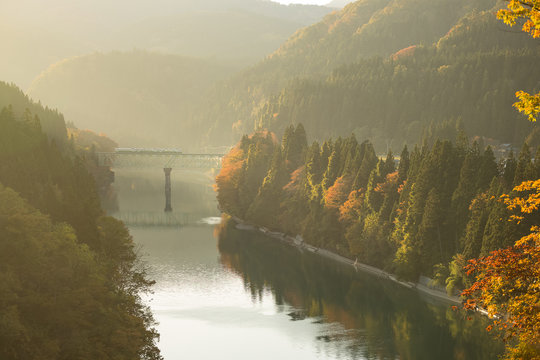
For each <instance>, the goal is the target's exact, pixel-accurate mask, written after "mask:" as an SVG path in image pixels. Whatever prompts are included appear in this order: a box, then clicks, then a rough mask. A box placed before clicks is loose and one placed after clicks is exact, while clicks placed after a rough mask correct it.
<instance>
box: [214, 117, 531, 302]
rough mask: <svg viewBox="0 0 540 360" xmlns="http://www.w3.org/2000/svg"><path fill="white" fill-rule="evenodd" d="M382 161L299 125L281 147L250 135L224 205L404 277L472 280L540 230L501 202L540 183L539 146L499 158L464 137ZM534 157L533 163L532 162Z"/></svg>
mask: <svg viewBox="0 0 540 360" xmlns="http://www.w3.org/2000/svg"><path fill="white" fill-rule="evenodd" d="M453 140H454V141H449V140H437V141H435V142H434V143H431V144H429V143H426V144H425V145H424V146H422V147H414V148H412V149H408V148H407V147H405V148H404V149H403V150H402V151H401V154H400V156H399V157H398V159H399V161H398V164H397V165H396V161H395V158H394V155H393V154H392V152H389V153H388V155H387V156H386V158H385V159H379V158H378V157H377V155H376V154H375V150H374V148H373V145H372V144H371V143H370V142H369V141H364V142H362V143H359V142H358V141H357V140H356V138H355V137H354V136H353V135H351V136H349V137H347V138H337V139H334V140H330V139H328V140H325V141H324V142H323V143H322V144H319V143H317V142H314V143H312V144H311V145H308V143H307V139H306V133H305V131H304V128H303V126H302V125H299V126H297V127H296V128H294V127H292V126H290V127H287V128H286V130H285V133H284V136H283V139H282V140H281V141H278V140H277V138H276V137H275V135H273V134H272V133H268V132H263V133H255V134H254V135H252V136H249V137H248V136H244V137H243V138H242V140H241V141H240V143H239V144H238V145H237V146H236V147H235V148H234V149H233V150H231V152H230V153H229V154H228V155H227V157H226V158H225V160H224V165H223V168H222V170H221V172H220V174H219V175H218V177H217V180H216V181H217V186H218V200H219V204H220V206H221V208H222V209H223V210H224V211H225V212H227V213H229V214H231V215H234V216H237V217H239V218H241V219H244V220H246V221H248V222H251V223H254V224H257V225H261V226H266V227H268V228H270V229H274V230H279V231H282V232H285V233H287V234H291V235H294V234H301V235H302V236H303V237H304V239H305V241H306V242H307V243H309V244H311V245H314V246H317V247H322V248H325V249H328V250H331V251H334V252H336V253H339V254H342V255H344V256H347V257H349V258H352V259H355V258H357V259H358V261H361V262H364V263H368V264H371V265H374V266H377V267H380V268H383V269H386V270H389V271H391V272H393V273H396V274H397V275H399V276H400V277H402V278H405V279H409V280H414V281H416V280H417V279H418V277H419V275H425V276H429V277H432V278H435V279H436V280H437V281H438V282H439V283H440V284H442V285H446V284H447V285H448V290H449V291H450V292H452V291H454V289H455V288H456V287H458V288H463V285H464V284H465V283H466V281H467V280H466V279H465V274H464V272H463V266H464V265H465V264H466V261H467V260H468V259H472V258H476V257H478V256H480V255H487V254H489V253H490V252H491V251H493V250H496V249H499V248H503V247H507V246H510V245H512V244H513V243H514V242H515V241H516V240H517V239H519V238H520V237H522V236H523V235H524V234H526V233H527V232H528V231H529V230H530V228H531V226H532V225H534V224H536V225H538V219H539V218H538V217H537V215H538V214H537V213H533V214H529V215H528V217H527V219H525V220H524V221H522V222H521V223H520V224H515V223H512V222H508V221H506V222H505V221H500V219H502V218H509V216H510V215H511V212H510V211H509V210H507V209H506V206H505V204H504V203H502V202H501V201H499V200H498V198H499V197H500V196H501V195H502V194H503V193H504V194H507V193H509V192H510V191H511V190H512V189H513V187H514V186H516V185H518V184H521V182H522V181H525V180H534V179H537V178H539V177H540V160H539V157H538V155H535V154H538V153H539V151H540V149H534V150H533V149H530V148H529V147H528V146H527V145H524V146H523V148H522V150H521V152H520V153H519V155H517V156H514V155H513V154H510V157H509V158H507V159H503V161H501V162H497V161H496V160H495V157H494V155H493V152H492V150H491V148H489V147H486V148H484V147H482V146H480V145H479V144H478V143H476V142H475V143H472V144H469V143H468V141H467V139H466V137H464V136H463V134H462V133H461V134H457V137H456V138H454V139H453ZM533 157H535V158H536V160H534V161H533V160H532V158H533Z"/></svg>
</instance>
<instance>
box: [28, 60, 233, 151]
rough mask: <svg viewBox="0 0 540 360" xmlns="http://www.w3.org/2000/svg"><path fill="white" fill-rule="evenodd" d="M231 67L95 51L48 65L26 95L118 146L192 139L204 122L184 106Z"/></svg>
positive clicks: (160, 144)
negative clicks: (194, 117) (101, 134)
mask: <svg viewBox="0 0 540 360" xmlns="http://www.w3.org/2000/svg"><path fill="white" fill-rule="evenodd" d="M231 72H232V68H230V67H227V66H223V65H220V64H218V63H217V62H212V61H204V60H200V59H194V58H189V57H183V56H176V55H161V54H158V53H151V52H146V51H132V52H127V53H123V52H112V53H107V54H101V53H95V54H92V55H87V56H80V57H76V58H73V59H69V60H66V61H63V62H60V63H58V64H55V65H53V66H51V67H50V68H49V69H48V70H47V71H45V72H44V73H43V74H41V75H40V77H38V78H37V79H36V80H35V81H34V82H33V83H32V86H31V87H30V90H29V95H30V96H32V97H33V98H36V99H40V100H41V101H42V102H44V103H46V104H49V105H50V106H54V107H58V108H60V109H62V112H63V113H64V114H65V115H66V116H67V117H68V118H69V119H70V120H71V121H72V122H73V123H74V124H75V126H77V127H78V128H81V129H91V130H93V131H97V132H104V133H106V134H107V135H108V136H110V137H112V138H114V139H115V140H116V141H118V142H120V143H121V144H123V146H135V147H137V146H148V145H149V144H150V146H155V147H167V146H169V147H178V148H184V149H187V148H188V147H189V146H190V145H193V135H192V134H194V133H200V132H203V131H204V130H203V129H204V124H199V123H194V122H189V120H190V119H189V117H188V116H187V114H188V112H189V111H191V108H192V106H193V105H194V103H196V102H199V101H200V98H201V97H202V96H203V94H204V93H205V92H206V90H207V89H208V88H209V86H210V85H211V84H212V83H214V82H215V81H217V80H219V79H223V78H224V77H225V76H227V75H228V74H230V73H231Z"/></svg>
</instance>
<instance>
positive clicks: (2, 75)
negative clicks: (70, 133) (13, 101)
mask: <svg viewBox="0 0 540 360" xmlns="http://www.w3.org/2000/svg"><path fill="white" fill-rule="evenodd" d="M329 11H330V8H324V7H318V6H310V7H304V6H284V5H280V4H278V3H274V2H270V1H260V0H226V1H223V0H219V1H218V0H202V1H201V0H198V1H187V0H180V1H173V0H158V1H148V0H135V1H127V0H119V1H105V0H97V1H87V0H76V1H70V0H51V1H41V0H21V1H7V2H6V1H3V2H2V5H0V41H1V42H2V44H3V54H4V56H2V57H1V58H0V79H2V80H3V81H7V82H13V83H15V84H16V85H18V86H19V87H21V88H23V89H27V88H28V86H29V85H30V83H31V82H32V80H33V79H34V78H35V77H37V76H38V75H39V74H40V73H41V72H42V71H44V70H45V69H47V68H48V67H49V66H50V65H51V64H54V63H56V62H58V61H60V60H63V59H65V58H70V57H74V56H80V55H85V54H88V53H92V52H96V51H112V50H132V49H134V48H137V49H145V50H152V51H160V52H164V53H175V54H181V55H190V56H201V57H216V58H228V59H232V60H233V61H239V62H242V63H243V64H247V63H252V62H254V61H256V60H258V59H260V58H262V57H264V56H265V55H267V54H268V53H270V52H271V51H273V50H275V48H277V47H278V46H279V44H280V43H282V42H283V41H284V40H286V39H287V37H288V36H290V35H291V34H292V33H293V32H294V31H295V30H297V29H298V28H300V27H302V26H305V25H307V24H310V23H313V22H316V21H317V20H319V19H320V18H322V16H323V15H324V14H326V13H327V12H329ZM242 13H244V14H246V13H248V14H250V19H249V20H250V21H253V20H254V19H255V23H258V22H261V21H262V22H264V21H266V22H272V23H274V26H273V27H266V28H264V27H262V28H258V29H257V28H253V29H252V28H251V23H250V22H247V23H246V21H245V19H246V18H247V17H245V16H244V18H242V17H240V16H239V14H242ZM231 15H232V17H231ZM184 24H185V25H184ZM216 29H220V31H217V30H216ZM238 33H243V34H244V35H246V36H247V37H248V38H249V39H250V40H249V41H247V42H246V43H245V49H239V48H238V46H236V47H233V50H234V51H230V52H227V51H226V49H227V45H234V44H235V43H236V44H238V43H240V44H241V43H243V39H242V38H238ZM217 35H220V36H217ZM254 43H258V44H259V46H253V44H254ZM214 46H218V49H216V50H215V51H213V50H212V48H213V47H214ZM5 54H7V56H6V55H5Z"/></svg>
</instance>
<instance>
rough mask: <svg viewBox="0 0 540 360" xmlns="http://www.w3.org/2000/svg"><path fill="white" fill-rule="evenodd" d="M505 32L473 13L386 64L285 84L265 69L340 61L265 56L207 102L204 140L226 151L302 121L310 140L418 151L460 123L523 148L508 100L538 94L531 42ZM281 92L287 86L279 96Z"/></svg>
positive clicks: (522, 128)
mask: <svg viewBox="0 0 540 360" xmlns="http://www.w3.org/2000/svg"><path fill="white" fill-rule="evenodd" d="M360 4H361V3H358V2H357V3H355V4H353V5H356V6H360ZM471 6H472V4H471ZM347 9H349V10H350V9H354V8H353V7H352V5H349V6H348V7H346V8H345V9H343V11H342V12H341V13H340V14H341V15H342V17H344V16H345V13H346V11H347ZM426 11H427V10H426ZM330 16H331V15H329V16H328V17H330ZM332 16H336V15H332ZM328 17H327V18H328ZM356 17H358V15H357V16H352V18H353V19H355V18H356ZM381 21H382V20H381ZM321 24H322V23H321ZM321 24H317V25H314V26H312V27H316V26H322V25H321ZM388 26H389V27H390V28H391V25H388ZM503 27H504V24H501V23H500V22H499V21H498V20H496V19H494V16H493V14H492V13H491V12H489V11H488V12H472V13H469V14H468V15H465V16H463V17H462V18H461V19H460V20H459V21H457V23H455V24H454V25H453V26H452V25H449V27H448V28H447V30H446V31H445V32H446V33H445V34H443V36H442V37H440V38H437V39H436V40H435V42H434V43H433V44H429V43H426V44H425V45H420V44H419V43H418V42H417V43H410V44H408V45H411V46H408V45H405V46H407V47H406V48H404V49H401V50H400V48H395V49H394V51H395V53H394V54H393V55H392V56H391V57H386V56H385V57H375V58H369V59H362V58H361V57H358V58H357V59H358V60H357V62H356V63H352V64H349V65H344V66H341V67H338V68H337V69H335V70H334V71H333V72H332V73H331V74H330V75H328V76H324V77H320V78H317V77H313V76H311V77H305V78H296V79H295V80H291V79H292V78H293V76H292V75H290V74H292V73H293V72H294V71H293V72H291V73H288V74H289V75H287V74H285V73H280V72H279V71H278V70H276V69H281V67H277V65H276V66H273V65H271V64H272V63H276V64H279V63H281V62H283V64H284V66H283V67H282V69H287V70H286V71H289V70H288V69H290V68H291V67H292V68H296V69H297V70H296V72H297V73H298V71H306V72H307V73H310V72H311V71H308V70H305V69H308V67H309V66H308V65H304V62H305V63H306V64H308V63H309V64H311V63H312V60H313V62H317V61H319V60H317V59H321V58H322V59H324V58H325V57H326V58H328V60H327V63H328V66H327V67H326V68H325V67H322V65H321V66H318V68H319V69H323V68H324V69H327V70H328V71H330V70H331V69H332V68H333V67H332V64H334V65H337V63H336V62H334V59H338V58H339V54H337V55H336V56H335V57H334V56H333V55H334V54H336V52H337V51H338V50H336V49H334V50H330V49H328V53H327V54H326V55H324V54H321V53H320V51H319V52H316V49H318V47H315V48H313V49H312V48H311V47H308V45H307V44H308V40H305V44H306V45H305V46H306V49H310V50H309V51H308V50H305V51H300V50H299V54H303V55H302V56H305V57H304V58H303V59H304V60H301V57H298V58H295V57H288V56H287V55H286V54H284V55H282V56H281V57H282V58H283V59H282V60H279V61H278V60H274V59H273V57H272V58H270V59H268V60H267V61H265V62H263V63H261V64H260V65H259V66H257V67H254V68H253V69H251V70H248V71H246V72H244V73H243V74H242V75H240V76H237V77H236V78H234V79H233V80H232V81H231V82H229V83H226V87H225V88H223V89H221V90H220V91H221V92H216V93H214V94H212V95H211V96H210V97H209V100H208V104H207V106H206V107H205V109H206V112H204V111H203V112H201V113H203V114H207V115H205V118H207V119H213V120H214V121H215V124H214V125H213V127H212V128H211V129H210V131H209V135H208V139H209V141H211V142H217V141H223V142H224V141H228V139H229V138H230V137H227V138H225V139H224V134H229V133H231V132H232V134H233V138H234V137H235V136H236V137H240V136H241V133H242V131H243V132H250V131H252V130H253V129H257V128H261V127H262V128H264V127H269V128H270V129H272V130H274V131H277V133H278V134H281V133H282V131H283V129H284V128H285V127H286V126H287V125H288V124H291V123H293V124H295V123H298V122H300V121H301V122H303V123H305V124H306V126H308V127H309V128H310V129H313V134H312V136H314V138H316V139H323V138H324V137H323V136H321V135H323V134H327V133H329V134H332V135H334V136H337V135H347V134H349V133H350V132H351V131H355V132H357V133H358V135H359V136H362V137H368V138H370V139H372V140H373V141H374V143H375V145H376V146H377V149H385V148H386V144H388V143H390V144H393V145H394V146H401V145H402V144H403V143H404V142H408V143H409V144H413V143H415V142H416V141H418V139H419V138H420V137H421V134H422V132H423V130H424V129H425V128H426V127H428V126H429V125H430V123H431V122H433V123H434V124H436V125H437V126H442V123H443V122H445V121H453V122H455V121H456V120H457V119H458V118H461V120H462V121H463V124H464V126H465V129H466V131H467V132H468V133H469V135H471V136H472V135H480V136H488V137H494V138H496V139H498V140H499V141H503V142H512V141H513V142H516V143H520V141H522V140H523V138H524V137H525V136H526V134H527V133H528V132H529V131H530V130H531V129H530V125H528V124H527V123H526V121H524V120H522V119H520V120H519V121H517V119H518V115H517V113H516V112H515V111H513V110H512V108H511V107H510V105H511V103H512V99H513V94H514V92H515V91H517V90H519V89H533V90H534V88H535V87H537V86H538V84H537V83H536V82H535V81H536V80H535V79H537V78H538V75H537V73H538V67H537V66H536V64H537V62H538V59H539V58H540V56H539V53H538V47H537V43H538V40H535V39H532V38H530V37H528V36H527V35H526V34H523V33H519V32H514V31H509V30H507V29H506V28H503ZM308 29H309V28H308ZM306 31H307V30H306ZM401 33H406V31H403V32H401ZM401 33H400V34H401ZM312 40H313V39H312ZM351 41H352V40H351V38H350V37H346V36H344V37H343V38H342V39H337V38H333V39H332V44H333V46H336V47H339V46H341V45H336V43H338V44H342V45H343V46H345V44H349V43H350V42H351ZM381 42H384V41H382V40H381ZM312 44H319V40H313V42H312ZM290 46H293V45H290ZM347 46H348V45H347ZM293 49H297V47H293ZM398 50H400V51H398ZM291 51H292V50H291ZM295 51H296V50H295ZM310 51H312V52H310ZM317 51H318V50H317ZM321 51H322V50H321ZM382 53H384V52H382ZM310 54H312V55H310ZM358 54H361V52H360V51H358ZM275 56H277V57H276V59H281V57H280V56H278V55H277V54H276V55H275ZM299 56H300V55H299ZM345 58H347V57H344V59H345ZM287 59H290V62H291V63H289V62H287V61H289V60H287ZM294 59H297V60H294ZM285 64H287V65H286V66H285ZM300 69H302V70H300ZM276 71H278V72H276ZM286 81H289V85H287V86H285V85H284V84H285V82H286ZM278 84H281V85H283V86H284V87H283V89H282V90H281V91H279V89H278V88H279V85H278ZM276 85H278V86H277V87H276ZM272 94H274V95H273V96H272ZM447 100H448V101H447ZM510 119H516V122H517V124H518V125H517V126H515V127H514V126H513V127H512V128H510V126H509V125H508V124H510V123H512V124H514V125H515V123H514V122H512V121H511V120H510ZM231 124H232V125H231ZM329 124H331V125H330V126H329ZM487 124H489V126H487ZM336 125H338V126H336Z"/></svg>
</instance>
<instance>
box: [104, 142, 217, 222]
mask: <svg viewBox="0 0 540 360" xmlns="http://www.w3.org/2000/svg"><path fill="white" fill-rule="evenodd" d="M223 156H224V154H189V153H184V152H182V151H181V150H179V149H156V148H151V149H147V148H116V149H115V151H114V152H98V153H97V157H98V164H99V166H107V167H110V168H111V169H113V170H114V169H122V168H130V169H158V168H159V169H163V172H164V173H165V212H166V213H169V212H172V206H171V171H172V170H173V169H198V170H205V169H216V170H217V169H219V168H221V160H222V158H223Z"/></svg>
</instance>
